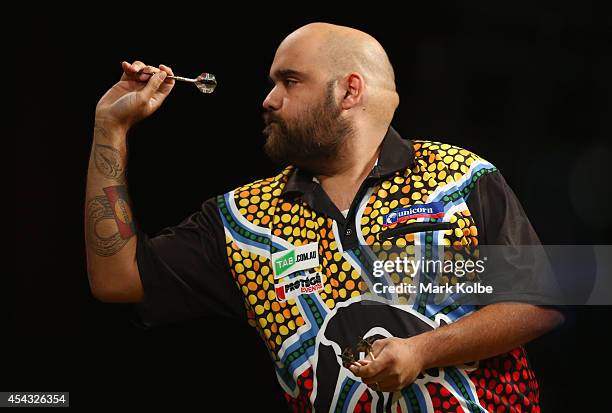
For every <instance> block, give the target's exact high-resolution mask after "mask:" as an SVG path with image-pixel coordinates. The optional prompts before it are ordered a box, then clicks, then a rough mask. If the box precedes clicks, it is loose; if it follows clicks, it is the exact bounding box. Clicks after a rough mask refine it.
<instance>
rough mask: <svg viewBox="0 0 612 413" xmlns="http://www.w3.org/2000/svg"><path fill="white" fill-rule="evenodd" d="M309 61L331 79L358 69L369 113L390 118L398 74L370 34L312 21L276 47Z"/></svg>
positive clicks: (378, 117) (387, 119)
mask: <svg viewBox="0 0 612 413" xmlns="http://www.w3.org/2000/svg"><path fill="white" fill-rule="evenodd" d="M279 54H286V55H290V56H295V57H298V55H299V57H300V58H301V60H305V61H308V62H309V63H310V65H312V66H314V67H317V68H318V69H319V70H321V71H322V72H323V73H324V75H325V76H326V77H327V78H328V79H329V80H340V79H341V78H342V77H344V76H346V75H348V74H350V73H359V74H360V75H361V76H363V78H364V80H365V85H366V88H365V96H364V97H365V100H364V105H365V106H367V110H368V113H369V114H370V115H372V116H373V117H375V118H376V120H380V121H384V122H388V123H390V122H391V118H392V117H393V113H394V112H395V109H396V108H397V105H398V103H399V97H398V96H397V92H396V89H395V75H394V72H393V67H392V66H391V62H390V61H389V58H388V56H387V53H386V52H385V50H384V49H383V47H382V46H381V44H380V43H379V42H378V41H377V40H376V39H375V38H374V37H372V36H371V35H369V34H367V33H364V32H362V31H360V30H356V29H353V28H350V27H345V26H338V25H333V24H328V23H311V24H308V25H305V26H302V27H300V28H299V29H297V30H296V31H294V32H293V33H291V34H290V35H289V36H287V37H286V38H285V39H284V40H283V42H282V43H281V45H280V46H279V48H278V50H277V56H278V55H279Z"/></svg>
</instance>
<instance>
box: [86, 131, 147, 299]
mask: <svg viewBox="0 0 612 413" xmlns="http://www.w3.org/2000/svg"><path fill="white" fill-rule="evenodd" d="M126 165H127V147H126V137H125V132H123V131H122V130H120V129H117V128H113V127H109V126H108V125H107V124H104V122H101V121H99V120H98V121H96V125H95V127H94V138H93V144H92V149H91V155H90V158H89V166H88V172H87V190H86V202H85V240H86V247H87V248H86V249H87V269H88V275H89V282H90V286H91V288H92V291H93V292H94V294H96V292H98V293H99V294H104V293H105V292H106V291H126V295H129V294H130V293H133V292H130V291H129V285H131V283H129V282H126V278H128V277H134V274H138V272H137V270H136V260H135V256H136V237H135V228H134V221H133V217H132V209H131V205H130V201H129V197H128V191H127V187H126V182H125V169H126ZM132 281H133V280H132Z"/></svg>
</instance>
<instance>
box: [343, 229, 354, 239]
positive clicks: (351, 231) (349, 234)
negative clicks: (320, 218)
mask: <svg viewBox="0 0 612 413" xmlns="http://www.w3.org/2000/svg"><path fill="white" fill-rule="evenodd" d="M351 234H353V230H352V229H350V228H347V229H346V231H344V235H346V236H347V237H350V236H351Z"/></svg>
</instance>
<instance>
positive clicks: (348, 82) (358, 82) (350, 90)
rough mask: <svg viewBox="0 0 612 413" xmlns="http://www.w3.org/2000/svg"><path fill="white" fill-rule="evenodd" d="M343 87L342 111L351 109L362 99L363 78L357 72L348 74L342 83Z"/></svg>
mask: <svg viewBox="0 0 612 413" xmlns="http://www.w3.org/2000/svg"><path fill="white" fill-rule="evenodd" d="M342 84H343V86H344V92H345V93H344V97H343V98H342V102H341V105H342V109H351V108H353V107H355V106H357V105H359V103H361V101H362V99H363V92H364V88H365V81H364V79H363V76H361V75H360V74H359V73H357V72H353V73H349V74H348V75H347V76H346V77H345V78H344V79H343V82H342Z"/></svg>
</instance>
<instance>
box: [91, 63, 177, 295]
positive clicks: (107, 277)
mask: <svg viewBox="0 0 612 413" xmlns="http://www.w3.org/2000/svg"><path fill="white" fill-rule="evenodd" d="M143 68H146V69H147V70H146V72H148V73H152V72H155V73H156V74H155V75H153V76H149V75H144V74H139V73H138V72H139V71H140V70H141V69H143ZM122 69H123V75H122V77H121V79H120V80H119V82H117V83H116V84H115V85H114V86H113V87H112V88H110V89H109V90H108V91H107V92H106V93H105V94H104V96H102V98H101V99H100V101H99V102H98V105H97V106H96V117H95V127H94V133H93V143H92V149H91V156H90V158H89V167H88V172H87V191H86V200H85V242H86V250H87V274H88V277H89V285H90V288H91V291H92V293H93V295H94V296H95V297H96V298H97V299H99V300H101V301H105V302H139V301H141V300H142V299H143V296H144V293H143V287H142V283H141V280H140V274H139V272H138V266H137V264H136V235H135V228H134V217H133V216H132V209H131V206H130V201H129V196H128V190H127V187H126V182H125V170H126V166H127V146H126V135H127V132H128V130H129V129H130V128H131V127H132V126H133V125H134V124H135V123H137V122H138V121H140V120H142V119H144V118H146V117H147V116H149V115H151V114H152V113H153V112H155V111H156V110H157V109H158V108H159V107H160V106H161V104H162V102H163V101H164V99H165V98H166V97H167V96H168V94H169V93H170V91H171V90H172V87H173V86H174V80H165V78H166V76H167V75H168V74H170V75H172V70H171V69H170V68H169V67H167V66H164V65H160V66H159V68H155V67H151V66H148V67H147V66H146V65H145V64H144V63H142V62H139V61H136V62H134V63H132V64H129V63H127V62H123V63H122Z"/></svg>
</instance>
